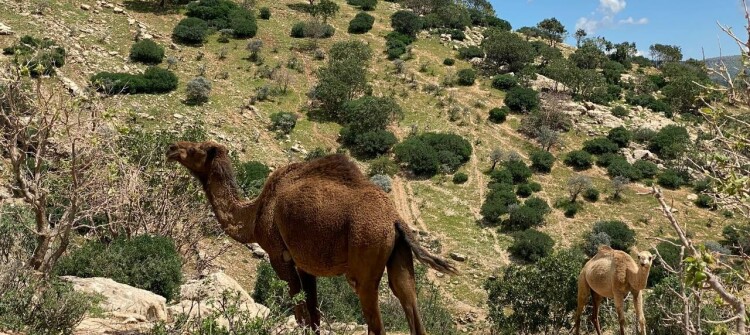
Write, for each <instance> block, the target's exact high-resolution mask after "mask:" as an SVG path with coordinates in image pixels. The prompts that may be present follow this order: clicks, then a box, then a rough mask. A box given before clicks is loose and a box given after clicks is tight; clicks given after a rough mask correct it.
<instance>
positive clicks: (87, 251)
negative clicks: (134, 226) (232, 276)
mask: <svg viewBox="0 0 750 335" xmlns="http://www.w3.org/2000/svg"><path fill="white" fill-rule="evenodd" d="M181 267H182V263H181V260H180V255H179V253H178V252H177V249H176V248H175V245H174V242H173V241H172V239H170V238H167V237H161V236H148V235H141V236H136V237H134V238H132V239H126V238H117V239H115V240H114V241H112V243H110V244H109V245H107V244H104V243H102V242H99V241H93V240H92V241H87V242H86V243H84V244H83V245H82V246H81V247H80V248H78V249H74V250H72V251H70V252H69V253H68V254H67V255H66V256H64V257H62V258H60V260H59V262H58V263H57V265H56V266H55V269H54V272H55V274H56V275H60V276H76V277H83V278H91V277H107V278H111V279H112V280H114V281H116V282H118V283H123V284H127V285H130V286H133V287H137V288H141V289H144V290H148V291H151V292H153V293H156V294H158V295H160V296H163V297H165V298H167V300H172V298H173V297H176V295H177V293H179V292H178V291H179V287H180V284H181V282H182V271H181Z"/></svg>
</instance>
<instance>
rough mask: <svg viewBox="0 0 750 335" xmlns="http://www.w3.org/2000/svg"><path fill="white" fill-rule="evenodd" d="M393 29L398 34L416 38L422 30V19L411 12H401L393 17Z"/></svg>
mask: <svg viewBox="0 0 750 335" xmlns="http://www.w3.org/2000/svg"><path fill="white" fill-rule="evenodd" d="M391 27H393V30H395V31H396V32H399V33H401V34H404V35H407V36H411V37H415V36H416V35H417V33H418V32H419V31H420V30H422V18H420V17H419V15H417V14H416V13H414V12H412V11H410V10H399V11H397V12H395V13H393V15H391ZM407 44H408V43H407Z"/></svg>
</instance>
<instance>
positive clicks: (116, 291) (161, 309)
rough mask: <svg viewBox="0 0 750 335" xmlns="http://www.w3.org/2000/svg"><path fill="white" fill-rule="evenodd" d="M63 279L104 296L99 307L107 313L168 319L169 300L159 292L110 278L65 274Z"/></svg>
mask: <svg viewBox="0 0 750 335" xmlns="http://www.w3.org/2000/svg"><path fill="white" fill-rule="evenodd" d="M61 278H62V279H64V280H66V281H68V282H70V283H71V284H73V289H74V290H76V291H79V292H85V293H90V294H95V295H98V296H101V297H103V299H102V301H101V302H100V303H99V307H100V308H101V309H102V310H103V311H104V312H105V313H113V314H117V315H120V316H122V315H127V316H128V317H132V318H133V319H136V320H144V321H146V320H147V321H166V320H167V306H166V302H167V300H166V299H165V298H164V297H162V296H160V295H157V294H154V293H151V292H149V291H146V290H142V289H139V288H135V287H132V286H129V285H125V284H121V283H118V282H116V281H114V280H112V279H109V278H99V277H94V278H78V277H73V276H64V277H61Z"/></svg>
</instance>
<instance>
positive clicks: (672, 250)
mask: <svg viewBox="0 0 750 335" xmlns="http://www.w3.org/2000/svg"><path fill="white" fill-rule="evenodd" d="M672 242H674V241H672ZM656 250H658V251H659V255H660V256H661V259H656V260H654V262H653V264H652V265H651V271H649V275H648V285H649V286H651V287H653V286H654V285H657V284H659V283H661V282H662V281H663V280H664V279H665V278H667V277H668V276H669V272H668V271H667V269H666V267H665V266H664V263H666V264H667V265H669V266H670V267H671V268H673V269H677V268H678V267H679V266H680V248H679V247H678V246H676V245H674V244H672V243H670V242H665V241H662V242H659V244H657V245H656Z"/></svg>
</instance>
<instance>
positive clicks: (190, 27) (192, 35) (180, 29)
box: [172, 17, 208, 44]
mask: <svg viewBox="0 0 750 335" xmlns="http://www.w3.org/2000/svg"><path fill="white" fill-rule="evenodd" d="M207 35H208V24H207V23H206V21H203V20H201V19H199V18H195V17H187V18H184V19H182V20H181V21H180V22H179V23H177V25H176V26H175V27H174V30H172V38H173V39H174V40H175V41H176V42H179V43H184V44H202V43H203V41H204V40H205V39H206V36H207Z"/></svg>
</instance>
